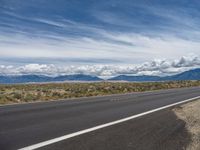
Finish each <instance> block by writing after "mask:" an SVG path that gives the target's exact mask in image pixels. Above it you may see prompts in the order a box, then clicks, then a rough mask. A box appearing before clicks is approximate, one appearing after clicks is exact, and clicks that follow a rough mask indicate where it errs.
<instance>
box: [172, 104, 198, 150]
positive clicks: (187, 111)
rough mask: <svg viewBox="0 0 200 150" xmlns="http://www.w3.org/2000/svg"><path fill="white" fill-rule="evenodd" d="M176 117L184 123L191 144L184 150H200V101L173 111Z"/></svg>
mask: <svg viewBox="0 0 200 150" xmlns="http://www.w3.org/2000/svg"><path fill="white" fill-rule="evenodd" d="M173 111H174V112H175V114H176V115H177V117H178V118H179V119H181V120H183V121H184V122H185V123H186V129H187V130H188V131H189V132H190V134H191V142H190V143H189V145H188V146H187V148H186V150H200V100H197V101H194V102H190V103H187V104H184V105H181V106H180V107H176V108H175V109H173Z"/></svg>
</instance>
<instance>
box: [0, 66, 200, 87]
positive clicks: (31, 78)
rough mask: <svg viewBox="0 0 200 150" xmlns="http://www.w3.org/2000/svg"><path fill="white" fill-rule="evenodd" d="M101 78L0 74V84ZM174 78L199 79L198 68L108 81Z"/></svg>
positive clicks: (96, 78)
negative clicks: (171, 73) (168, 74)
mask: <svg viewBox="0 0 200 150" xmlns="http://www.w3.org/2000/svg"><path fill="white" fill-rule="evenodd" d="M102 80H103V79H101V78H98V77H96V76H90V75H83V74H74V75H64V76H57V77H49V76H43V75H20V76H0V83H1V84H11V83H29V82H59V81H61V82H62V81H102ZM175 80H200V68H199V69H194V70H189V71H186V72H183V73H180V74H177V75H173V76H166V77H159V76H147V75H143V76H127V75H120V76H116V77H113V78H110V79H108V81H130V82H131V81H132V82H134V81H135V82H147V81H175Z"/></svg>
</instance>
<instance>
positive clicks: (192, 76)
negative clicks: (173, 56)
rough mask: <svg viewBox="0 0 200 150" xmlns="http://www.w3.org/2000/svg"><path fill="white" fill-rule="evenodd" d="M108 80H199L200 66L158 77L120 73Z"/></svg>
mask: <svg viewBox="0 0 200 150" xmlns="http://www.w3.org/2000/svg"><path fill="white" fill-rule="evenodd" d="M109 80H112V81H132V82H133V81H136V82H140V81H141V82H145V81H175V80H200V68H199V69H194V70H189V71H185V72H183V73H180V74H177V75H173V76H166V77H159V76H145V75H143V76H127V75H120V76H117V77H113V78H110V79H109Z"/></svg>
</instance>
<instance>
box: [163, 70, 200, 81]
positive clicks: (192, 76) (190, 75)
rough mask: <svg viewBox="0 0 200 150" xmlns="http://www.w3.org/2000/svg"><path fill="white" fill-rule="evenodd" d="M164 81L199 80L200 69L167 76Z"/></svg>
mask: <svg viewBox="0 0 200 150" xmlns="http://www.w3.org/2000/svg"><path fill="white" fill-rule="evenodd" d="M163 79H164V80H200V68H198V69H193V70H189V71H185V72H183V73H180V74H177V75H173V76H167V77H164V78H163Z"/></svg>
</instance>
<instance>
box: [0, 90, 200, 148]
mask: <svg viewBox="0 0 200 150" xmlns="http://www.w3.org/2000/svg"><path fill="white" fill-rule="evenodd" d="M196 96H200V87H194V88H183V89H172V90H161V91H154V92H144V93H133V94H122V95H113V96H102V97H90V98H79V99H74V100H66V101H65V100H64V101H52V102H40V103H30V104H20V105H8V106H0V149H1V150H7V149H8V150H12V149H19V148H23V147H26V146H29V145H33V144H36V143H39V142H43V141H46V140H49V139H52V138H56V137H60V136H63V135H66V134H70V133H73V132H77V131H80V130H83V129H87V128H91V127H94V126H97V125H101V124H104V123H108V122H111V121H115V120H118V119H121V118H125V117H128V116H132V115H134V114H139V113H142V112H145V111H148V110H152V109H155V108H158V107H162V106H165V105H169V104H172V103H175V102H179V101H182V100H185V99H189V98H193V97H196ZM136 123H137V122H136ZM99 131H100V130H99ZM102 138H103V137H102ZM72 139H73V138H72ZM72 143H73V142H72ZM56 144H58V143H56ZM74 144H75V145H76V142H74ZM54 145H55V144H52V145H49V146H48V149H50V148H51V146H52V147H54ZM63 145H65V143H63ZM72 147H73V146H72ZM60 148H61V149H62V146H60ZM60 148H59V149H60ZM44 149H45V148H44ZM63 149H65V148H63Z"/></svg>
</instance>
